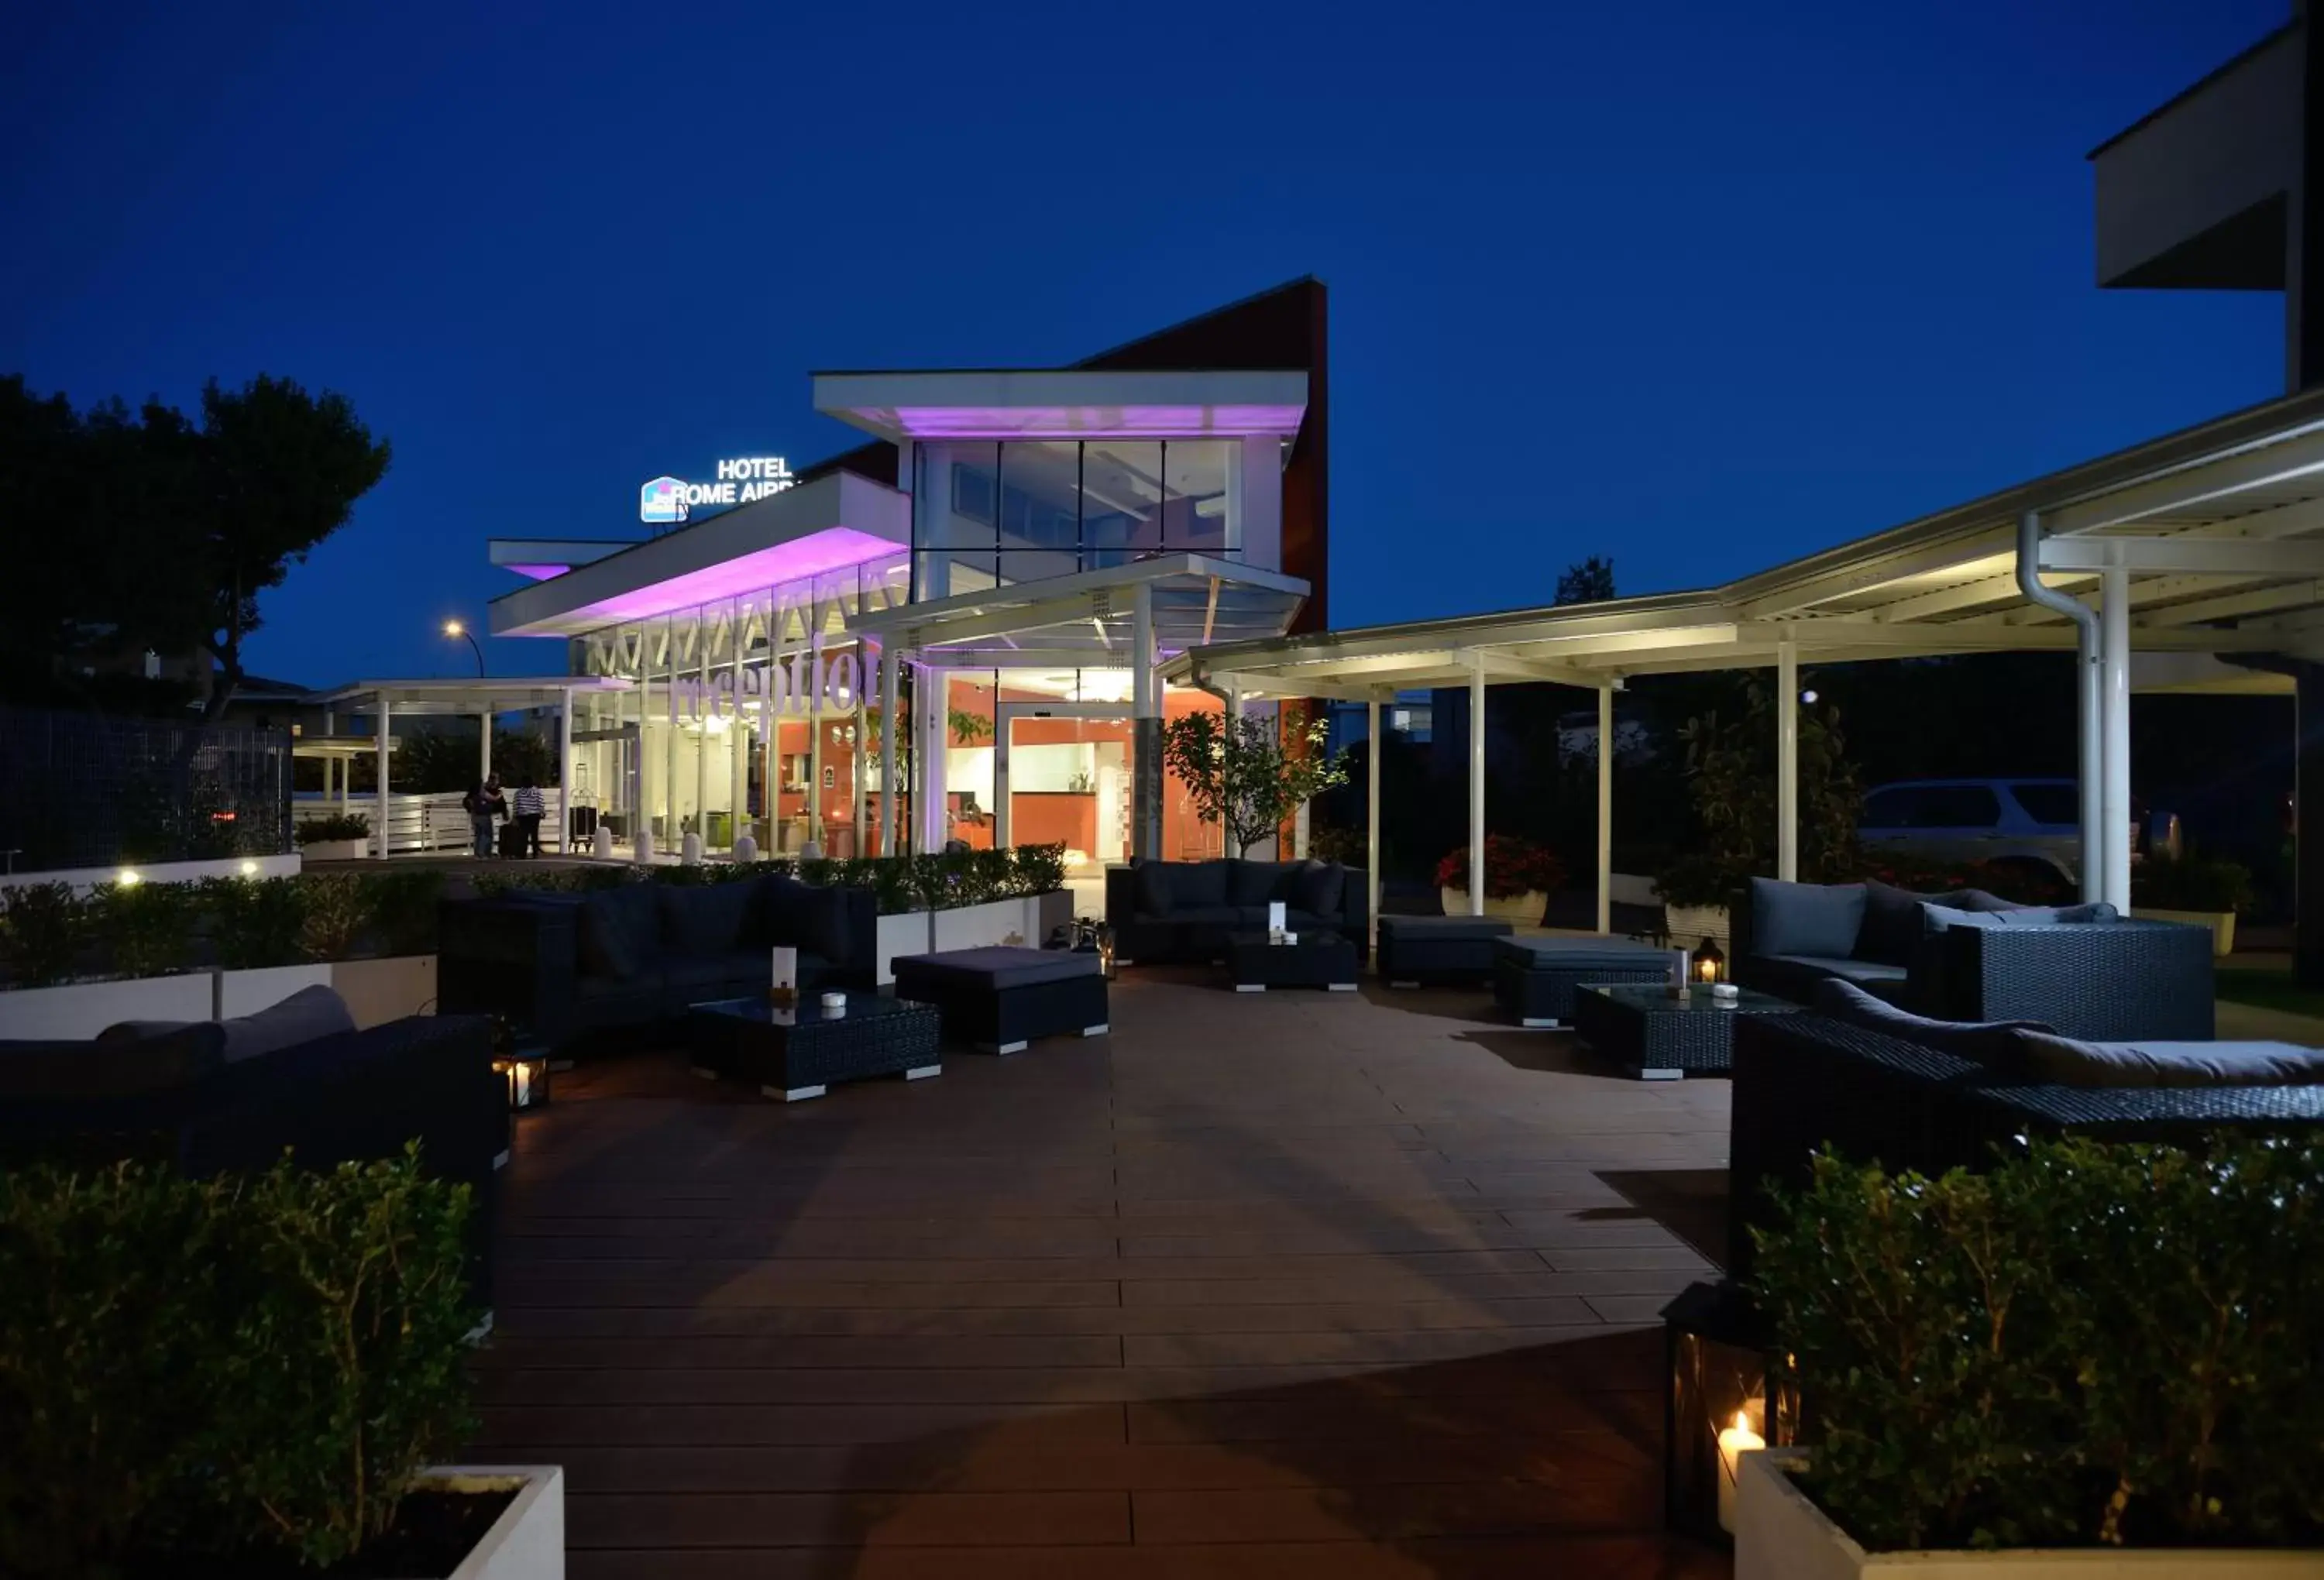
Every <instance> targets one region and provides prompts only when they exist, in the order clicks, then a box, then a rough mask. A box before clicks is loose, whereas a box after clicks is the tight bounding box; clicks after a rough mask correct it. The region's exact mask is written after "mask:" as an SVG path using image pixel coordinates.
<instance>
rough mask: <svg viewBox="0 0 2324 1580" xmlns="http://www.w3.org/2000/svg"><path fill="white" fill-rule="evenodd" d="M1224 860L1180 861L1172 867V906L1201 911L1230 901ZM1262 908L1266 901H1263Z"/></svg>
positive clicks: (1227, 864) (1228, 903)
mask: <svg viewBox="0 0 2324 1580" xmlns="http://www.w3.org/2000/svg"><path fill="white" fill-rule="evenodd" d="M1228 866H1229V863H1227V862H1225V861H1180V862H1175V863H1173V864H1172V865H1171V868H1170V901H1171V904H1172V905H1176V906H1178V907H1180V908H1182V909H1185V910H1189V911H1194V910H1200V909H1201V908H1203V906H1205V905H1230V904H1231V903H1232V902H1231V901H1230V900H1229V899H1228V898H1227V868H1228ZM1260 903H1261V904H1262V905H1263V904H1265V902H1264V901H1261V902H1260Z"/></svg>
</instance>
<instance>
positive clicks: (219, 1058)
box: [0, 1021, 226, 1098]
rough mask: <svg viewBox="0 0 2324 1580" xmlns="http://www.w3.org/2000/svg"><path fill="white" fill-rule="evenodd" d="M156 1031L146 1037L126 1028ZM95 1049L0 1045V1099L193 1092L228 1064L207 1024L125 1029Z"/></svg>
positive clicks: (219, 1038) (220, 1036)
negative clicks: (186, 1088) (177, 1091)
mask: <svg viewBox="0 0 2324 1580" xmlns="http://www.w3.org/2000/svg"><path fill="white" fill-rule="evenodd" d="M132 1024H144V1025H148V1026H158V1029H157V1030H155V1031H154V1032H152V1034H150V1035H134V1034H123V1035H116V1034H115V1033H122V1032H123V1031H124V1026H126V1025H132ZM124 1026H112V1027H108V1028H106V1032H105V1034H104V1035H102V1036H100V1037H99V1038H97V1041H96V1042H94V1043H78V1042H71V1043H0V1098H128V1097H140V1096H143V1095H145V1094H147V1093H151V1092H163V1091H175V1090H178V1089H181V1088H185V1087H190V1086H196V1085H198V1084H200V1083H201V1082H202V1081H204V1080H207V1079H209V1077H210V1076H212V1075H214V1074H216V1073H217V1071H218V1070H219V1069H220V1068H222V1067H223V1066H224V1064H225V1062H226V1055H225V1050H226V1033H225V1032H224V1030H223V1029H221V1028H220V1027H219V1026H218V1025H217V1024H215V1023H213V1022H210V1021H190V1022H187V1023H185V1024H179V1025H168V1024H161V1023H154V1022H143V1023H124Z"/></svg>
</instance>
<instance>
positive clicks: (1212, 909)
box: [1170, 902, 1267, 927]
mask: <svg viewBox="0 0 2324 1580" xmlns="http://www.w3.org/2000/svg"><path fill="white" fill-rule="evenodd" d="M1253 917H1257V918H1258V920H1259V925H1260V926H1262V927H1263V926H1265V925H1266V924H1267V911H1266V909H1265V907H1263V906H1259V905H1244V906H1235V905H1227V904H1225V903H1224V902H1221V903H1220V904H1218V905H1179V906H1177V907H1176V908H1174V909H1173V910H1172V911H1171V913H1170V920H1171V921H1173V922H1176V923H1182V924H1184V925H1185V926H1188V927H1241V926H1245V925H1247V924H1248V923H1250V920H1251V919H1252V918H1253Z"/></svg>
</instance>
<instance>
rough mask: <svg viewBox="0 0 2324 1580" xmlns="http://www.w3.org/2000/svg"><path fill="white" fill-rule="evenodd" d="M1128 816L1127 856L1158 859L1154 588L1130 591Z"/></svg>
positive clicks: (1159, 798) (1159, 805) (1159, 712)
mask: <svg viewBox="0 0 2324 1580" xmlns="http://www.w3.org/2000/svg"><path fill="white" fill-rule="evenodd" d="M1130 754H1131V756H1132V758H1134V759H1135V760H1133V761H1132V763H1131V764H1130V774H1131V778H1130V854H1131V855H1132V856H1135V857H1137V858H1139V859H1142V860H1147V861H1159V860H1160V859H1162V687H1161V684H1160V683H1159V681H1158V680H1157V678H1156V676H1155V674H1154V584H1153V583H1150V582H1140V583H1138V584H1137V585H1136V586H1135V587H1133V588H1132V589H1131V590H1130Z"/></svg>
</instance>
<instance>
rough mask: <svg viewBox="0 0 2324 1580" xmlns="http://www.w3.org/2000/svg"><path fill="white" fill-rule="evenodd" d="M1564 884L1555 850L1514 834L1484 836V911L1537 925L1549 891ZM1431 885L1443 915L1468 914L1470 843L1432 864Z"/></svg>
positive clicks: (1547, 901)
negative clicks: (1434, 866) (1442, 906)
mask: <svg viewBox="0 0 2324 1580" xmlns="http://www.w3.org/2000/svg"><path fill="white" fill-rule="evenodd" d="M1564 886H1565V868H1564V867H1563V864H1561V863H1560V862H1559V860H1558V859H1557V855H1556V853H1555V852H1554V851H1553V850H1549V849H1548V848H1547V847H1545V846H1542V845H1536V844H1535V843H1534V842H1533V841H1531V840H1524V839H1519V838H1517V836H1515V835H1513V834H1487V835H1486V836H1485V914H1486V915H1488V916H1498V917H1500V918H1501V919H1502V920H1504V921H1507V922H1511V923H1516V924H1517V925H1518V926H1520V927H1537V926H1539V925H1540V924H1541V917H1542V912H1543V911H1544V910H1545V909H1546V908H1547V906H1548V905H1549V896H1552V895H1553V894H1555V893H1556V892H1557V891H1558V890H1559V889H1561V888H1563V887H1564ZM1436 887H1437V890H1438V892H1439V894H1440V895H1441V896H1442V897H1443V904H1444V914H1446V915H1447V916H1465V915H1467V914H1469V847H1468V846H1466V845H1463V846H1462V847H1461V848H1460V849H1459V850H1454V851H1452V852H1451V853H1450V854H1448V855H1447V856H1446V857H1445V858H1444V859H1443V860H1442V861H1439V862H1438V863H1437V864H1436Z"/></svg>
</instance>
